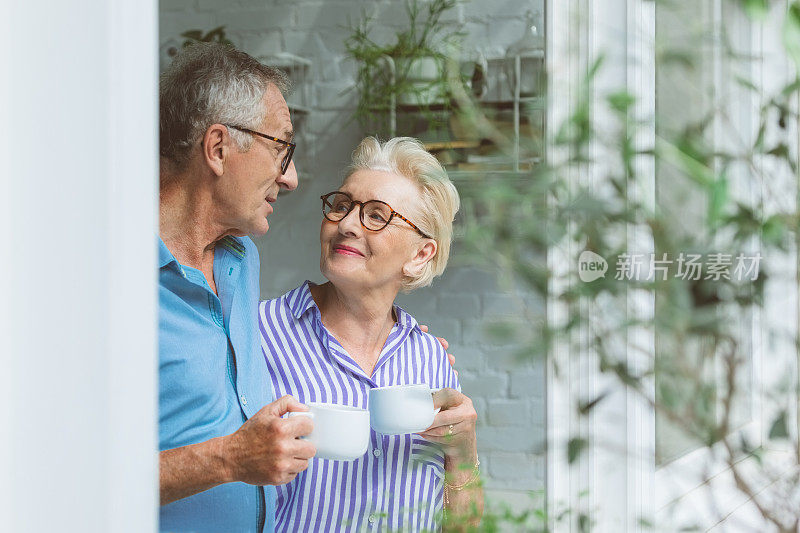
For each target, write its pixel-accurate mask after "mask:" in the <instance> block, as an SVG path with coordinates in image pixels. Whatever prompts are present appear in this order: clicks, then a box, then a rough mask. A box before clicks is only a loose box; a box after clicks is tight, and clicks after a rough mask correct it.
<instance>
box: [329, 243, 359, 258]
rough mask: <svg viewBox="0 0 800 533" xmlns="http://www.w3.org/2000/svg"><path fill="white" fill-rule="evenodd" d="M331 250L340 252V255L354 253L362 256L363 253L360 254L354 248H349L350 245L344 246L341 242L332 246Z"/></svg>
mask: <svg viewBox="0 0 800 533" xmlns="http://www.w3.org/2000/svg"><path fill="white" fill-rule="evenodd" d="M333 251H334V252H336V253H337V254H342V255H355V256H358V257H364V254H362V253H361V252H359V251H358V250H356V249H355V248H351V247H350V246H344V245H342V244H339V245H337V246H334V247H333Z"/></svg>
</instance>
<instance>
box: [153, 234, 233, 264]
mask: <svg viewBox="0 0 800 533" xmlns="http://www.w3.org/2000/svg"><path fill="white" fill-rule="evenodd" d="M218 244H219V245H221V246H223V247H224V248H225V249H226V250H228V251H229V252H231V253H232V254H233V255H234V256H235V257H237V258H239V259H243V258H244V256H245V247H244V243H243V242H242V241H241V239H238V238H236V237H233V236H231V235H228V236H227V237H223V238H222V239H220V240H219V242H218ZM173 261H174V262H175V263H176V264H179V263H178V260H177V259H175V256H174V255H172V252H170V251H169V248H167V245H166V244H164V241H163V240H162V239H161V237H159V238H158V268H164V267H165V266H167V265H169V264H170V263H172V262H173Z"/></svg>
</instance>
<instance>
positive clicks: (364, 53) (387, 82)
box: [345, 0, 462, 130]
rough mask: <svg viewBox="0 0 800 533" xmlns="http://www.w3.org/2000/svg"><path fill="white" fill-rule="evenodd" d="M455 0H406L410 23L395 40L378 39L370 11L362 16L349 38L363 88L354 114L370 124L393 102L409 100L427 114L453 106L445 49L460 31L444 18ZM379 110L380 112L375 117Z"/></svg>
mask: <svg viewBox="0 0 800 533" xmlns="http://www.w3.org/2000/svg"><path fill="white" fill-rule="evenodd" d="M456 3H457V0H431V1H430V2H424V3H421V2H419V1H418V0H408V2H407V3H406V12H407V14H408V20H409V23H408V27H407V28H406V29H404V30H402V31H399V32H398V33H397V34H396V36H395V37H396V38H395V41H394V42H393V43H389V44H378V43H376V42H375V41H374V40H373V39H372V38H371V37H370V33H371V32H370V30H371V23H372V17H369V16H364V17H362V19H361V21H359V23H358V24H357V25H355V26H354V27H352V28H351V34H350V35H349V37H348V38H347V39H346V40H345V45H346V48H347V52H348V55H349V56H350V57H352V58H353V59H354V60H355V61H356V63H357V65H358V70H357V75H356V85H355V88H356V89H357V90H358V91H359V100H358V106H357V109H356V113H355V118H356V119H358V120H359V122H360V123H361V124H362V125H364V126H366V127H367V128H368V129H371V128H370V126H374V125H375V124H374V120H375V119H376V118H378V119H379V121H381V122H383V123H384V124H383V126H384V128H381V127H378V129H384V130H385V127H386V124H385V119H386V117H387V115H388V113H387V112H388V111H389V110H390V109H392V108H393V107H395V106H397V105H400V106H408V107H410V108H413V110H415V111H419V112H421V113H422V114H423V115H424V116H426V117H427V118H428V119H429V120H432V119H433V115H432V112H433V111H434V110H439V111H441V110H445V111H447V110H448V109H450V108H451V107H452V106H451V102H450V90H449V88H448V81H447V76H446V75H445V72H444V69H445V59H446V53H445V52H446V50H448V48H449V47H451V46H452V45H454V44H456V43H457V42H458V39H459V38H460V37H461V36H462V32H460V31H458V30H457V29H454V28H453V27H452V26H450V25H447V24H444V23H442V22H441V21H442V17H443V16H444V15H446V14H447V13H448V11H450V10H451V9H453V8H454V7H455V6H456ZM376 115H377V117H376Z"/></svg>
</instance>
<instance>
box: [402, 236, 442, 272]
mask: <svg viewBox="0 0 800 533" xmlns="http://www.w3.org/2000/svg"><path fill="white" fill-rule="evenodd" d="M438 249H439V247H438V245H437V244H436V241H434V240H433V239H425V241H424V242H423V243H422V246H420V247H419V248H418V249H417V253H416V254H414V257H412V258H411V260H410V261H408V262H406V264H405V265H403V275H404V276H406V277H409V278H415V277H417V276H419V275H420V274H421V273H422V270H423V269H424V268H425V265H427V264H428V263H429V262H430V261H431V260H432V259H433V258H434V257H436V252H437V251H438Z"/></svg>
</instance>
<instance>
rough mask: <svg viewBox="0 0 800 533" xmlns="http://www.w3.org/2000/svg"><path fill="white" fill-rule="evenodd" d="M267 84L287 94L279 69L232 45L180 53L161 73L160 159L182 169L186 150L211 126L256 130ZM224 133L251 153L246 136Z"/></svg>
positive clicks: (199, 45)
mask: <svg viewBox="0 0 800 533" xmlns="http://www.w3.org/2000/svg"><path fill="white" fill-rule="evenodd" d="M270 84H272V85H275V86H276V87H277V88H278V89H279V90H280V91H281V93H283V94H286V92H287V91H288V90H289V79H288V78H287V76H286V74H284V73H283V72H282V71H281V70H279V69H277V68H273V67H269V66H266V65H263V64H262V63H260V62H259V61H258V60H256V59H255V58H253V57H251V56H249V55H247V54H246V53H244V52H242V51H240V50H236V49H235V48H233V47H231V46H225V45H221V44H215V43H196V44H193V45H191V46H189V47H188V48H185V49H184V50H182V51H181V52H180V53H179V54H178V55H177V56H176V57H175V59H174V60H173V62H172V64H171V65H170V66H169V67H168V68H167V69H166V70H165V71H164V73H163V74H161V83H160V90H159V102H160V105H159V111H160V121H159V122H160V126H159V129H160V141H159V151H160V154H161V157H163V158H166V159H168V160H169V161H170V162H171V163H172V164H174V165H175V166H176V167H177V168H178V169H181V168H183V167H184V165H185V164H186V162H187V160H188V158H189V152H190V149H191V148H192V146H193V145H195V144H196V143H198V142H199V141H200V139H201V138H202V136H203V134H204V133H205V131H206V130H207V129H208V128H209V126H211V125H212V124H233V125H236V126H242V127H245V128H249V129H258V127H259V126H261V125H262V124H263V122H264V120H265V119H266V110H265V109H264V106H263V105H262V100H263V98H264V93H265V92H266V91H267V88H268V87H269V85H270ZM228 132H229V133H230V135H231V138H232V139H233V141H234V142H235V143H236V145H237V147H238V148H239V150H241V151H243V152H244V151H247V150H249V149H250V146H251V145H252V143H253V138H252V137H251V136H250V135H247V134H246V133H242V132H240V131H236V130H234V129H232V128H229V129H228Z"/></svg>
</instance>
